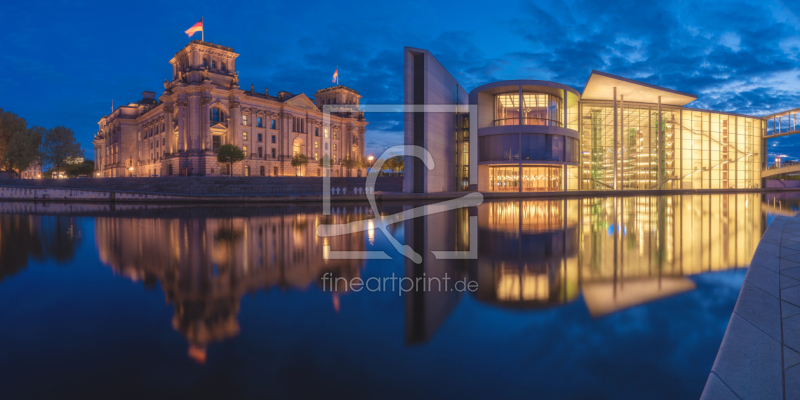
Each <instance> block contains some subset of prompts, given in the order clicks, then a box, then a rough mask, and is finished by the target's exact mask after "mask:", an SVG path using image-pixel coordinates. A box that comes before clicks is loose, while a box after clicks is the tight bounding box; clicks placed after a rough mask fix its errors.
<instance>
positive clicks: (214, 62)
mask: <svg viewBox="0 0 800 400" xmlns="http://www.w3.org/2000/svg"><path fill="white" fill-rule="evenodd" d="M211 69H217V62H216V61H214V60H211Z"/></svg>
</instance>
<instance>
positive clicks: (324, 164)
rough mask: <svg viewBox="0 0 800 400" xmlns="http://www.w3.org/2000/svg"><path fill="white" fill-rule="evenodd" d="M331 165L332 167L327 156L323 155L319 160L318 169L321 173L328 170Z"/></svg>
mask: <svg viewBox="0 0 800 400" xmlns="http://www.w3.org/2000/svg"><path fill="white" fill-rule="evenodd" d="M331 165H332V163H331V158H330V157H328V155H327V154H323V155H322V157H320V158H319V167H320V169H322V170H323V171H328V170H330V168H331ZM322 176H325V174H324V173H323V174H322Z"/></svg>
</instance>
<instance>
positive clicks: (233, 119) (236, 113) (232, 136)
mask: <svg viewBox="0 0 800 400" xmlns="http://www.w3.org/2000/svg"><path fill="white" fill-rule="evenodd" d="M230 110H231V115H230V118H228V138H227V140H226V141H225V143H227V144H234V143H235V141H236V136H237V135H238V134H239V124H240V123H241V122H242V109H241V103H239V102H238V101H232V102H231V103H230Z"/></svg>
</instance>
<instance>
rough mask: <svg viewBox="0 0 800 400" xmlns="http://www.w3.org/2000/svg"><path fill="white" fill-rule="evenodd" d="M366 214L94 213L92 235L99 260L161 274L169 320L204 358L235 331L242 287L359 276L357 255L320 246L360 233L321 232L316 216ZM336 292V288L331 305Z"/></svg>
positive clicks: (149, 276)
mask: <svg viewBox="0 0 800 400" xmlns="http://www.w3.org/2000/svg"><path fill="white" fill-rule="evenodd" d="M363 218H365V216H364V215H360V214H358V213H355V212H352V210H351V211H349V212H347V213H341V214H338V215H332V216H323V215H322V214H315V213H297V214H294V213H292V214H286V215H268V216H249V217H232V218H230V217H228V218H173V219H165V218H137V217H131V218H120V217H97V218H96V235H95V237H96V238H97V239H96V240H97V247H98V249H99V255H100V260H101V261H102V262H103V263H105V264H106V265H109V266H111V267H112V268H113V269H114V270H115V271H118V273H120V274H122V275H124V276H126V277H128V278H130V279H132V280H134V281H143V282H144V283H145V285H148V286H154V285H155V284H156V282H160V284H161V287H162V288H163V290H164V293H165V296H166V300H167V302H168V303H171V304H174V307H175V315H174V316H173V319H172V325H173V327H174V328H175V330H177V331H178V332H180V333H181V334H182V335H184V336H185V337H186V339H187V340H188V342H189V356H190V357H192V358H193V359H195V360H196V361H197V362H199V363H203V362H205V357H206V348H207V346H208V345H209V344H211V343H214V342H219V341H223V340H225V339H228V338H231V337H234V336H236V335H238V333H239V323H238V320H237V315H238V312H239V304H240V299H241V297H242V296H244V295H245V294H247V293H249V292H255V291H256V290H259V289H262V288H266V289H268V290H269V288H274V287H277V288H281V289H286V288H297V289H304V288H307V287H309V286H311V285H314V284H317V285H321V282H320V280H319V279H320V277H321V276H322V275H323V274H324V273H325V272H331V273H332V274H333V275H334V276H341V277H345V278H354V277H357V276H359V272H360V271H359V269H360V266H361V261H359V260H327V259H325V258H324V257H323V246H324V245H330V246H331V248H333V249H347V250H363V249H364V237H363V234H361V235H346V236H338V237H333V238H320V237H318V236H317V235H316V234H315V230H316V226H317V225H319V224H320V223H346V222H350V221H352V220H356V219H363ZM335 289H336V290H338V291H344V290H345V289H346V288H344V287H341V288H335ZM327 290H329V291H330V290H331V288H330V287H328V288H327ZM339 295H340V293H339V292H337V291H334V292H333V296H334V298H333V301H334V307H338V304H337V303H338V296H339Z"/></svg>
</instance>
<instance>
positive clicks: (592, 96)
mask: <svg viewBox="0 0 800 400" xmlns="http://www.w3.org/2000/svg"><path fill="white" fill-rule="evenodd" d="M615 87H616V88H617V100H619V98H620V97H619V96H625V101H632V102H637V103H658V96H661V104H666V105H673V106H685V105H686V104H688V103H690V102H692V101H694V100H696V99H697V95H694V94H689V93H684V92H679V91H677V90H672V89H667V88H663V87H660V86H655V85H650V84H647V83H644V82H639V81H634V80H632V79H627V78H623V77H621V76H616V75H611V74H607V73H605V72H600V71H592V74H591V75H590V76H589V81H588V82H586V87H584V89H583V94H581V100H614V88H615Z"/></svg>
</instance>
